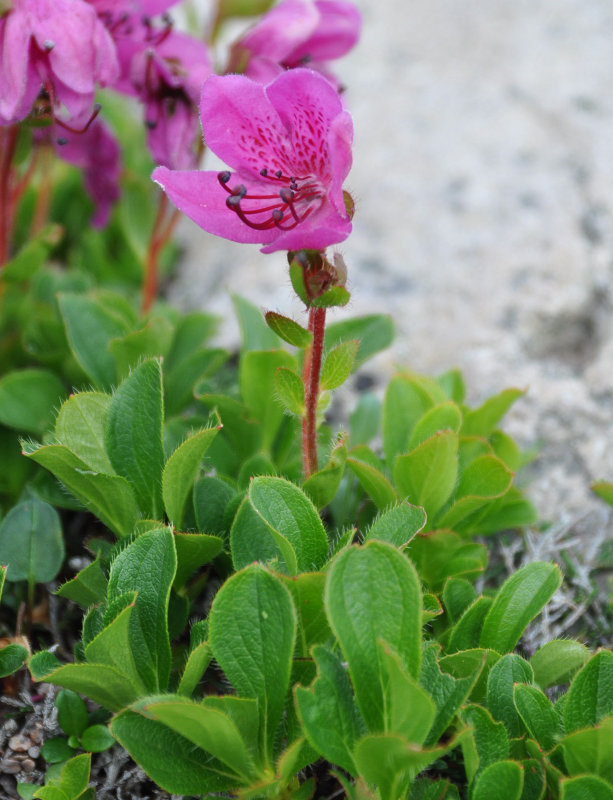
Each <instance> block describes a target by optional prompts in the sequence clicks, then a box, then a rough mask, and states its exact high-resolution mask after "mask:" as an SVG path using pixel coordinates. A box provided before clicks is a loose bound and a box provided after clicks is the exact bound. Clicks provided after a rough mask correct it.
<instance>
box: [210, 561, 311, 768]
mask: <svg viewBox="0 0 613 800" xmlns="http://www.w3.org/2000/svg"><path fill="white" fill-rule="evenodd" d="M209 625H210V628H209V631H210V639H209V640H210V644H211V647H212V649H213V654H214V655H215V658H216V659H217V661H218V663H219V665H220V666H221V668H222V669H223V670H224V672H225V673H226V676H227V678H228V680H229V681H230V682H231V683H232V684H233V686H234V688H235V689H236V691H237V694H238V695H239V696H240V697H253V698H254V699H255V700H257V702H258V707H259V710H260V719H261V746H262V754H263V757H264V759H265V761H266V762H268V763H270V758H271V755H272V744H273V740H274V736H275V730H276V728H277V725H278V723H279V720H280V718H281V714H282V711H283V706H284V703H285V695H286V693H287V689H288V686H289V678H290V668H291V660H292V653H293V651H294V639H295V635H296V612H295V610H294V604H293V603H292V598H291V596H290V593H289V591H288V590H287V589H286V587H285V586H284V585H283V584H282V583H281V581H280V580H279V579H278V578H275V577H274V576H273V575H271V574H270V573H268V572H267V571H266V570H265V569H264V568H263V567H261V566H259V565H253V566H250V567H247V568H246V569H244V570H242V571H241V572H238V573H236V574H235V575H233V576H232V577H231V578H229V579H228V580H227V581H226V582H225V583H224V584H223V586H222V587H221V589H220V590H219V592H218V593H217V595H216V596H215V600H214V601H213V606H212V608H211V612H210V623H209Z"/></svg>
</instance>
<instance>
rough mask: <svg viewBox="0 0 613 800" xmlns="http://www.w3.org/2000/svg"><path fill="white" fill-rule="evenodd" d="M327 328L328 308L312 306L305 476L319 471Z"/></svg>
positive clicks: (304, 434)
mask: <svg viewBox="0 0 613 800" xmlns="http://www.w3.org/2000/svg"><path fill="white" fill-rule="evenodd" d="M325 329H326V309H325V308H313V307H311V309H310V310H309V330H310V331H311V333H312V334H313V342H312V344H311V346H310V348H309V349H308V350H307V352H306V353H305V358H304V370H303V381H304V405H305V411H304V417H303V420H302V456H303V464H304V477H305V478H308V477H309V476H310V475H312V474H313V473H314V472H317V401H318V399H319V374H320V372H321V359H322V355H323V350H324V332H325Z"/></svg>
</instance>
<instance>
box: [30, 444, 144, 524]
mask: <svg viewBox="0 0 613 800" xmlns="http://www.w3.org/2000/svg"><path fill="white" fill-rule="evenodd" d="M25 455H27V456H28V457H29V458H31V459H32V460H33V461H36V462H37V463H38V464H40V465H41V466H43V467H45V468H46V469H48V470H49V472H52V473H53V474H54V475H55V477H56V478H58V479H59V480H60V481H61V482H62V483H63V484H64V486H66V488H67V489H69V491H71V492H72V494H73V495H74V496H75V497H76V498H78V499H79V500H80V501H81V502H82V503H83V504H84V505H85V506H86V507H87V508H88V509H90V511H92V513H94V514H95V515H96V516H97V517H98V518H99V519H100V520H102V522H103V523H104V524H105V525H107V526H108V527H109V528H110V529H111V530H112V531H114V532H115V533H116V534H117V535H118V536H127V535H128V534H129V533H131V532H132V530H133V528H134V523H135V522H136V520H137V519H138V517H139V510H138V507H137V505H136V500H135V498H134V494H133V492H132V489H131V488H130V485H129V483H128V482H127V481H126V480H125V479H124V478H121V477H119V476H118V475H104V474H103V473H101V472H96V471H94V470H92V469H90V467H89V465H88V464H86V463H85V462H84V461H81V459H80V458H78V457H77V456H75V455H74V453H71V452H70V450H68V448H67V447H64V446H63V445H59V444H52V445H46V446H41V447H35V448H34V449H27V450H26V452H25Z"/></svg>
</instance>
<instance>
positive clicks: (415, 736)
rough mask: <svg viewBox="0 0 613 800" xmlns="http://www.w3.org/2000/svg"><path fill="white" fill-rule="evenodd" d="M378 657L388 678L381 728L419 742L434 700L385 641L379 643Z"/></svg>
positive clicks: (424, 734)
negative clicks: (383, 727)
mask: <svg viewBox="0 0 613 800" xmlns="http://www.w3.org/2000/svg"><path fill="white" fill-rule="evenodd" d="M379 658H380V659H381V666H382V670H383V671H384V672H385V673H387V678H388V683H387V686H386V687H385V690H384V698H385V711H384V723H385V732H386V733H399V734H400V735H401V736H403V737H404V738H405V739H406V740H407V741H409V742H412V743H413V744H417V745H423V743H424V742H425V741H426V738H427V736H428V733H429V731H430V729H431V728H432V723H433V722H434V719H435V717H436V706H435V704H434V701H433V700H432V698H431V697H430V695H429V693H428V692H426V691H425V690H424V689H422V688H421V687H420V686H419V684H418V683H417V681H416V680H415V678H412V677H411V676H410V675H409V674H408V673H407V671H406V669H405V667H404V666H403V664H402V662H401V661H400V659H399V658H398V656H397V654H396V653H394V651H393V650H392V649H391V648H390V647H388V646H387V645H386V644H385V643H381V644H380V645H379Z"/></svg>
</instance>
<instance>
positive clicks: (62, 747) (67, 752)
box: [40, 736, 75, 764]
mask: <svg viewBox="0 0 613 800" xmlns="http://www.w3.org/2000/svg"><path fill="white" fill-rule="evenodd" d="M40 752H41V755H42V757H43V758H44V759H45V761H47V762H48V763H49V764H59V763H61V762H62V761H66V760H67V759H69V758H72V756H74V754H75V751H74V748H73V747H71V746H70V745H69V744H68V739H66V737H65V736H54V737H53V738H52V739H47V741H46V742H45V743H44V744H43V746H42V748H41V751H40Z"/></svg>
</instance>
